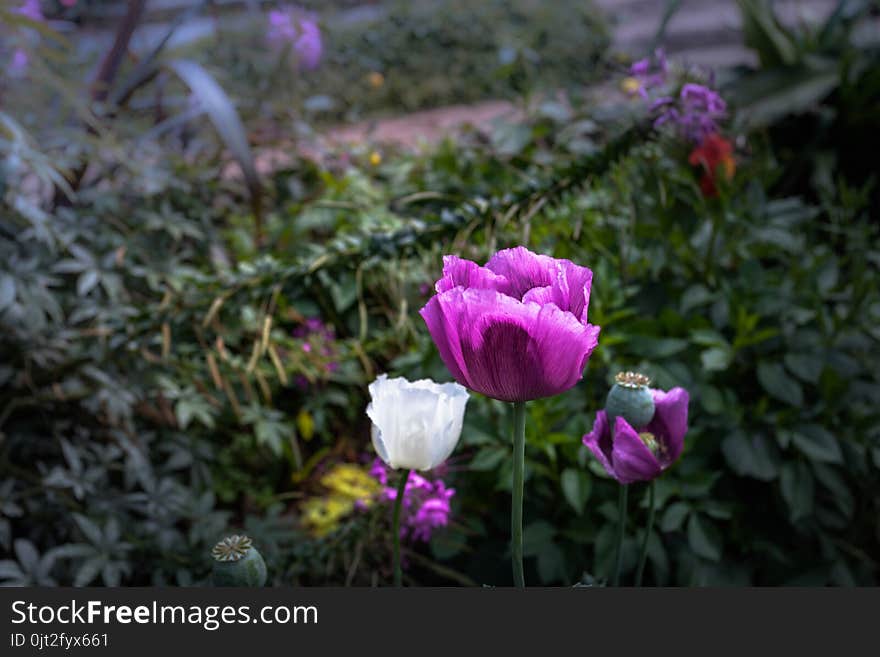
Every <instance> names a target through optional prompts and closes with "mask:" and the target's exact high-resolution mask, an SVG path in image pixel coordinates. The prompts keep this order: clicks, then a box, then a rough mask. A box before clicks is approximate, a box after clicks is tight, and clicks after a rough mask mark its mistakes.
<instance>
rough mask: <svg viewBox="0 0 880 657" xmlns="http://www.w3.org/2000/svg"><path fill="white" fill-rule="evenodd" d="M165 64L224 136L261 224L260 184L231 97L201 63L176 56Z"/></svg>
mask: <svg viewBox="0 0 880 657" xmlns="http://www.w3.org/2000/svg"><path fill="white" fill-rule="evenodd" d="M167 66H168V68H169V69H171V71H173V72H174V73H175V74H176V75H177V76H178V77H179V78H180V79H181V80H183V82H184V83H185V84H186V86H187V87H189V89H190V91H192V93H193V95H194V96H195V97H196V98H197V99H198V100H199V102H200V103H201V106H202V107H203V108H204V110H205V112H207V114H208V117H209V118H210V119H211V123H213V124H214V127H215V128H216V129H217V132H218V133H219V134H220V137H221V138H222V139H223V143H224V144H226V147H227V148H228V149H229V151H230V152H231V153H232V156H233V157H234V158H235V159H236V161H237V162H238V164H239V166H240V167H241V170H242V173H243V174H244V179H245V182H246V183H247V187H248V191H249V192H250V196H251V205H252V208H253V212H254V218H255V220H256V221H257V225H258V226H259V225H261V222H262V185H261V183H260V178H259V175H258V174H257V167H256V164H255V163H254V157H253V154H252V153H251V147H250V144H249V143H248V139H247V133H246V132H245V128H244V124H243V123H242V122H241V118H239V116H238V112H237V111H236V110H235V106H234V105H233V103H232V100H231V99H230V98H229V96H228V95H226V92H225V91H223V87H221V86H220V85H219V84H218V83H217V81H216V80H215V79H214V78H213V77H212V76H211V74H210V73H208V72H207V71H206V70H205V69H204V68H202V66H201V64H198V63H197V62H194V61H191V60H187V59H177V60H174V61H171V62H168V64H167Z"/></svg>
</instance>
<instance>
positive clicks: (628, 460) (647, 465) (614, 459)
mask: <svg viewBox="0 0 880 657" xmlns="http://www.w3.org/2000/svg"><path fill="white" fill-rule="evenodd" d="M612 441H613V446H612V449H611V463H612V464H613V466H614V473H615V477H616V478H617V480H618V481H619V482H620V483H622V484H631V483H633V482H634V481H650V480H652V479H654V478H656V477H658V476H659V475H660V473H661V472H663V468H662V467H661V466H660V462H659V461H658V460H657V457H656V456H654V453H653V452H652V451H651V450H650V449H649V448H648V446H647V445H645V443H643V442H642V439H641V438H639V434H637V433H636V431H635V429H633V428H632V427H631V426H630V425H629V423H628V422H627V421H626V420H624V419H623V418H622V417H620V416H618V417H617V419H616V420H615V423H614V438H612Z"/></svg>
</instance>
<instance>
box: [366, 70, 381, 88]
mask: <svg viewBox="0 0 880 657" xmlns="http://www.w3.org/2000/svg"><path fill="white" fill-rule="evenodd" d="M367 82H369V83H370V86H371V87H373V89H378V88H379V87H381V86H382V85H383V84H385V76H384V75H382V74H381V73H379V71H373V72H372V73H370V74H369V75H368V76H367Z"/></svg>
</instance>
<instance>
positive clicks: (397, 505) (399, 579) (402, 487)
mask: <svg viewBox="0 0 880 657" xmlns="http://www.w3.org/2000/svg"><path fill="white" fill-rule="evenodd" d="M409 473H410V471H409V470H404V471H403V474H402V475H401V476H400V481H399V482H398V483H397V496H396V497H395V498H394V511H393V515H392V520H391V531H392V533H393V534H394V586H402V585H403V569H401V567H400V509H401V507H402V506H403V497H404V494H405V493H406V482H407V481H408V480H409Z"/></svg>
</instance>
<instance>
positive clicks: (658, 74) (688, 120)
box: [628, 49, 727, 144]
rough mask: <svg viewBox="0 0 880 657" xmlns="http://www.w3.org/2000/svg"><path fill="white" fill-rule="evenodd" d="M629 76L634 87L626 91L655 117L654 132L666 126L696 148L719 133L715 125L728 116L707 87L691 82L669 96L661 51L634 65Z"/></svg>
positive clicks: (713, 92)
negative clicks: (641, 101) (695, 144)
mask: <svg viewBox="0 0 880 657" xmlns="http://www.w3.org/2000/svg"><path fill="white" fill-rule="evenodd" d="M629 74H630V76H631V80H633V81H634V83H633V84H632V85H631V86H630V87H629V88H628V91H630V93H633V94H635V93H637V94H638V95H639V96H641V97H642V98H643V99H644V100H645V101H647V102H649V103H650V105H649V111H650V112H651V113H652V114H656V118H655V119H654V127H655V128H658V129H659V128H661V127H663V126H667V127H669V128H672V129H673V130H674V131H675V132H677V134H678V135H679V136H680V137H682V138H683V139H686V140H688V141H691V142H694V143H697V144H699V143H701V142H702V141H703V139H705V137H706V136H708V135H711V134H714V133H717V132H718V131H719V128H718V122H719V121H720V120H721V119H723V118H724V117H725V116H726V114H727V103H725V102H724V99H722V98H721V96H720V95H718V92H716V91H713V90H712V89H711V88H710V87H709V86H706V85H702V84H696V83H693V82H689V83H687V84H685V85H684V86H683V87H682V88H681V91H680V92H679V93H678V95H677V96H674V95H671V94H670V93H669V87H670V84H669V83H670V79H669V78H670V75H669V64H668V62H667V60H666V53H665V52H664V51H663V50H662V49H658V50H657V51H656V52H655V53H654V55H653V56H652V57H645V58H644V59H640V60H639V61H637V62H635V63H634V64H633V65H632V66H631V67H630V69H629ZM709 84H711V76H710V82H709Z"/></svg>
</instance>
